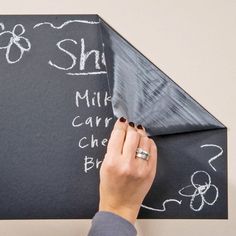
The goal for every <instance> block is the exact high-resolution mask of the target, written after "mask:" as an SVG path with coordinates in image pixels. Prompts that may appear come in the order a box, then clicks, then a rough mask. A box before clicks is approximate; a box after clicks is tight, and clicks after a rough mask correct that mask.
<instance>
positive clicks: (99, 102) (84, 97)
mask: <svg viewBox="0 0 236 236" xmlns="http://www.w3.org/2000/svg"><path fill="white" fill-rule="evenodd" d="M84 101H85V102H86V105H87V107H91V106H98V107H101V106H107V105H108V103H111V96H110V95H109V94H108V92H107V91H105V92H104V93H101V92H100V91H97V92H89V90H88V89H86V90H85V92H83V93H82V92H80V91H76V94H75V104H76V106H77V107H79V106H80V103H81V102H84Z"/></svg>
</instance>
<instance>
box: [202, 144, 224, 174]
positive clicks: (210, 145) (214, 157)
mask: <svg viewBox="0 0 236 236" xmlns="http://www.w3.org/2000/svg"><path fill="white" fill-rule="evenodd" d="M205 147H215V148H217V149H219V150H220V152H219V153H218V154H217V155H215V156H213V157H212V158H211V159H210V160H209V161H208V163H209V165H210V166H211V168H212V169H213V170H214V171H216V168H215V167H214V166H213V165H212V163H211V162H212V161H214V160H216V159H217V158H218V157H220V156H221V155H222V154H223V149H222V147H220V146H218V145H215V144H204V145H202V146H201V148H205Z"/></svg>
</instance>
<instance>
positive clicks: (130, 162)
mask: <svg viewBox="0 0 236 236" xmlns="http://www.w3.org/2000/svg"><path fill="white" fill-rule="evenodd" d="M137 127H138V128H137ZM137 127H135V126H134V123H132V122H130V123H128V122H127V121H126V120H125V119H124V118H123V117H122V118H120V119H119V120H117V121H116V123H115V125H114V128H113V130H112V133H111V137H110V139H109V142H108V145H107V153H106V155H105V158H104V160H103V163H102V165H101V169H100V203H99V210H100V211H109V212H112V213H115V214H117V215H119V216H121V217H123V218H125V219H127V220H128V221H130V222H131V223H133V224H134V223H135V220H136V218H137V216H138V212H139V209H140V206H141V204H142V202H143V200H144V197H145V196H146V194H147V193H148V191H149V189H150V188H151V185H152V183H153V180H154V177H155V174H156V166H157V148H156V145H155V143H154V141H153V140H152V139H150V138H148V137H147V134H146V132H145V130H144V128H143V127H142V126H141V125H138V126H137ZM138 147H140V148H142V149H143V150H145V151H147V152H149V153H150V158H149V160H142V159H140V158H137V157H135V156H136V150H137V148H138Z"/></svg>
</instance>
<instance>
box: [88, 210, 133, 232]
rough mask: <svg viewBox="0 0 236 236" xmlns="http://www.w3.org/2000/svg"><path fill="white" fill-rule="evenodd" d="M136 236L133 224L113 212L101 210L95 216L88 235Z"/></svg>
mask: <svg viewBox="0 0 236 236" xmlns="http://www.w3.org/2000/svg"><path fill="white" fill-rule="evenodd" d="M111 235H112V236H136V235H137V231H136V229H135V227H134V225H133V224H131V223H130V222H129V221H127V220H126V219H124V218H122V217H120V216H118V215H116V214H113V213H111V212H106V211H99V212H97V213H96V215H95V216H94V217H93V220H92V227H91V229H90V231H89V234H88V236H111Z"/></svg>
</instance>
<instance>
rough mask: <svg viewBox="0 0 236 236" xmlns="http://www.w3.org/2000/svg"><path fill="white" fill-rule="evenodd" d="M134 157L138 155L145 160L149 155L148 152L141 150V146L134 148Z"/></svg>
mask: <svg viewBox="0 0 236 236" xmlns="http://www.w3.org/2000/svg"><path fill="white" fill-rule="evenodd" d="M136 157H139V158H141V159H143V160H145V161H147V160H148V159H149V157H150V153H148V152H147V151H145V150H143V149H142V148H137V150H136Z"/></svg>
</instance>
